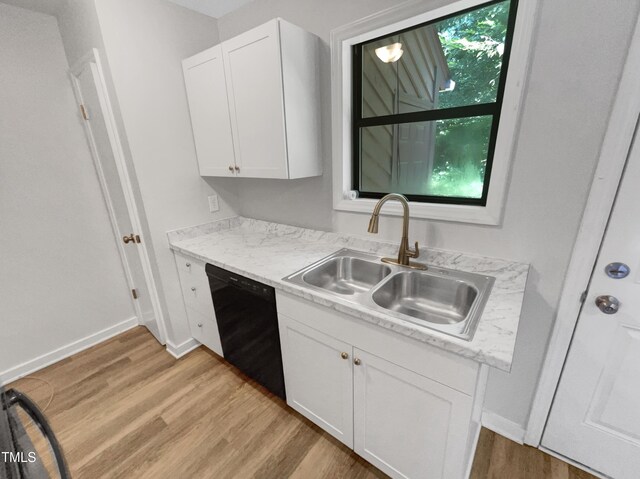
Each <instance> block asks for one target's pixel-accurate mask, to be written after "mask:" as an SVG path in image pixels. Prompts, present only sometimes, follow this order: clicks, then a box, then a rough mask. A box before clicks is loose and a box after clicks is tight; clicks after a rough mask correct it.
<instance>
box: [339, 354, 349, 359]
mask: <svg viewBox="0 0 640 479" xmlns="http://www.w3.org/2000/svg"><path fill="white" fill-rule="evenodd" d="M340 357H341V358H342V359H349V355H348V354H347V353H340Z"/></svg>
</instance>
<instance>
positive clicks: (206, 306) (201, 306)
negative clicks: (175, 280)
mask: <svg viewBox="0 0 640 479" xmlns="http://www.w3.org/2000/svg"><path fill="white" fill-rule="evenodd" d="M176 264H177V266H178V274H179V276H180V286H181V288H182V296H183V297H184V302H185V305H186V306H188V307H189V308H192V309H194V310H196V311H198V312H199V313H201V314H203V315H205V316H209V315H212V314H214V313H213V301H212V300H211V291H210V290H209V279H208V277H207V273H206V271H205V265H204V263H203V262H202V261H198V260H194V259H190V258H187V257H185V256H183V255H180V254H177V253H176Z"/></svg>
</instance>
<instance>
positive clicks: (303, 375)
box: [278, 294, 486, 479]
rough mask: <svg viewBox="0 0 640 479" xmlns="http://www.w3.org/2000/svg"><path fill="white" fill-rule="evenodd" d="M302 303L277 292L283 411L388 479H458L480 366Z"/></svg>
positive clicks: (465, 461)
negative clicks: (295, 414) (323, 433)
mask: <svg viewBox="0 0 640 479" xmlns="http://www.w3.org/2000/svg"><path fill="white" fill-rule="evenodd" d="M304 303H305V302H304V300H300V299H298V298H295V299H292V298H291V297H290V296H289V295H284V294H278V308H279V315H278V318H279V325H280V339H281V343H282V355H283V365H284V374H285V384H286V389H287V403H288V404H289V406H291V407H292V408H293V409H295V410H296V411H298V412H299V413H301V414H302V415H304V416H305V417H307V418H308V419H310V420H311V421H313V422H314V423H315V424H317V425H318V426H320V427H321V428H323V429H324V430H325V431H327V432H328V433H329V434H331V435H332V436H334V437H336V438H337V439H339V440H340V441H342V442H343V443H344V444H346V445H347V446H349V447H352V448H353V449H354V450H355V452H356V453H358V454H359V455H360V456H362V457H363V458H364V459H366V460H367V461H369V462H370V463H372V464H374V465H375V466H377V467H378V468H379V469H381V470H382V471H384V472H386V473H387V474H389V475H390V476H391V477H394V478H409V479H414V478H415V479H418V478H420V479H461V478H463V477H465V476H466V475H467V474H468V473H469V468H470V464H471V461H472V459H473V453H474V451H475V444H476V441H477V434H478V432H479V427H480V422H479V417H475V416H479V413H480V411H481V407H476V406H478V404H481V402H482V397H480V396H481V393H478V391H483V387H482V386H483V384H482V385H479V383H481V382H482V381H484V380H486V375H483V374H480V368H479V365H478V364H477V363H473V362H472V361H469V360H462V361H461V358H458V357H456V356H455V355H451V354H450V353H446V352H444V351H439V350H436V349H435V348H433V347H430V346H428V345H424V344H412V343H411V342H408V341H407V338H400V337H399V336H398V335H397V334H396V333H393V332H391V331H384V330H382V331H376V329H377V330H381V328H379V327H375V326H372V325H366V324H363V323H362V322H359V323H360V324H358V322H357V321H356V320H351V319H349V318H347V317H346V316H345V315H342V314H341V313H337V312H335V311H333V310H330V309H328V308H323V307H321V306H318V305H314V304H312V303H309V304H308V305H306V304H304ZM294 316H295V319H292V318H293V317H294ZM338 338H340V339H338ZM387 338H388V339H387ZM414 343H415V341H414ZM425 374H428V375H430V376H432V377H427V376H426V375H425ZM483 377H484V379H483ZM447 378H450V379H451V382H450V384H451V385H447V384H446V383H444V382H443V381H444V380H446V379H447ZM479 386H480V387H479Z"/></svg>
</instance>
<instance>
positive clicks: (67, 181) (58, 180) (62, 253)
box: [0, 4, 135, 382]
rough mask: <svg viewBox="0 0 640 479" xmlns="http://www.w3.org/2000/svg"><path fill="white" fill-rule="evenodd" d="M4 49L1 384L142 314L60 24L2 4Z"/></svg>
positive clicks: (0, 83)
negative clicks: (54, 353) (117, 236)
mask: <svg viewBox="0 0 640 479" xmlns="http://www.w3.org/2000/svg"><path fill="white" fill-rule="evenodd" d="M0 45H2V48H0V65H2V73H1V74H0V105H2V107H1V108H0V224H1V225H2V234H1V235H0V271H1V274H0V318H2V319H1V326H0V382H1V381H2V380H3V379H9V378H10V377H12V376H13V374H14V373H15V370H14V371H13V372H11V371H9V370H11V369H12V368H16V367H18V366H19V365H21V364H23V363H25V362H29V361H32V360H34V359H36V358H37V357H39V356H41V355H45V354H47V353H51V352H52V351H54V350H56V349H58V348H63V347H65V346H68V345H69V344H70V343H72V342H74V341H77V340H81V339H83V338H86V337H88V336H91V335H93V334H96V333H98V332H100V331H101V330H104V329H106V328H110V327H113V326H115V325H116V324H118V323H120V322H122V321H125V320H128V319H130V318H132V317H133V316H135V312H134V309H133V305H132V302H131V297H130V294H129V290H128V287H127V283H126V281H125V277H124V273H123V270H122V264H121V261H120V257H119V255H118V252H117V249H116V245H115V240H114V237H113V232H112V229H111V225H110V222H109V218H108V215H107V209H106V206H105V203H104V200H103V197H102V194H101V191H100V185H99V183H98V178H97V175H96V172H95V169H94V166H93V162H92V159H91V155H90V153H89V149H88V146H87V142H86V139H85V136H84V132H83V129H82V124H81V120H80V118H79V115H78V110H77V105H76V103H75V100H74V97H73V92H72V90H71V84H70V82H69V79H68V77H67V72H66V70H67V61H66V58H65V54H64V50H63V47H62V41H61V38H60V34H59V31H58V25H57V23H56V19H55V18H54V17H52V16H48V15H44V14H40V13H34V12H31V11H28V10H23V9H21V8H17V7H12V6H8V5H5V4H0ZM32 364H34V365H35V363H32Z"/></svg>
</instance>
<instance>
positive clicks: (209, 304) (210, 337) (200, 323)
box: [175, 253, 223, 356]
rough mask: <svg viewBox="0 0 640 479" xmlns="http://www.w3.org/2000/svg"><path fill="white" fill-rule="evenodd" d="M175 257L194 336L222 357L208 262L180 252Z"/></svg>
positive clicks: (188, 318) (190, 327)
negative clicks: (206, 264)
mask: <svg viewBox="0 0 640 479" xmlns="http://www.w3.org/2000/svg"><path fill="white" fill-rule="evenodd" d="M175 259H176V265H177V266H178V276H180V285H181V287H182V298H183V299H184V304H185V306H186V311H187V320H188V321H189V329H190V330H191V336H193V338H194V339H195V340H196V341H198V342H199V343H201V344H204V345H205V346H206V347H208V348H209V349H211V350H212V351H213V352H214V353H216V354H218V355H219V356H222V355H223V354H222V343H221V342H220V334H219V333H218V323H217V322H216V313H215V310H214V309H213V300H212V299H211V291H210V289H209V278H208V277H207V273H206V271H205V264H204V262H202V261H198V260H196V259H192V258H187V257H186V256H183V255H181V254H179V253H175Z"/></svg>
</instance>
